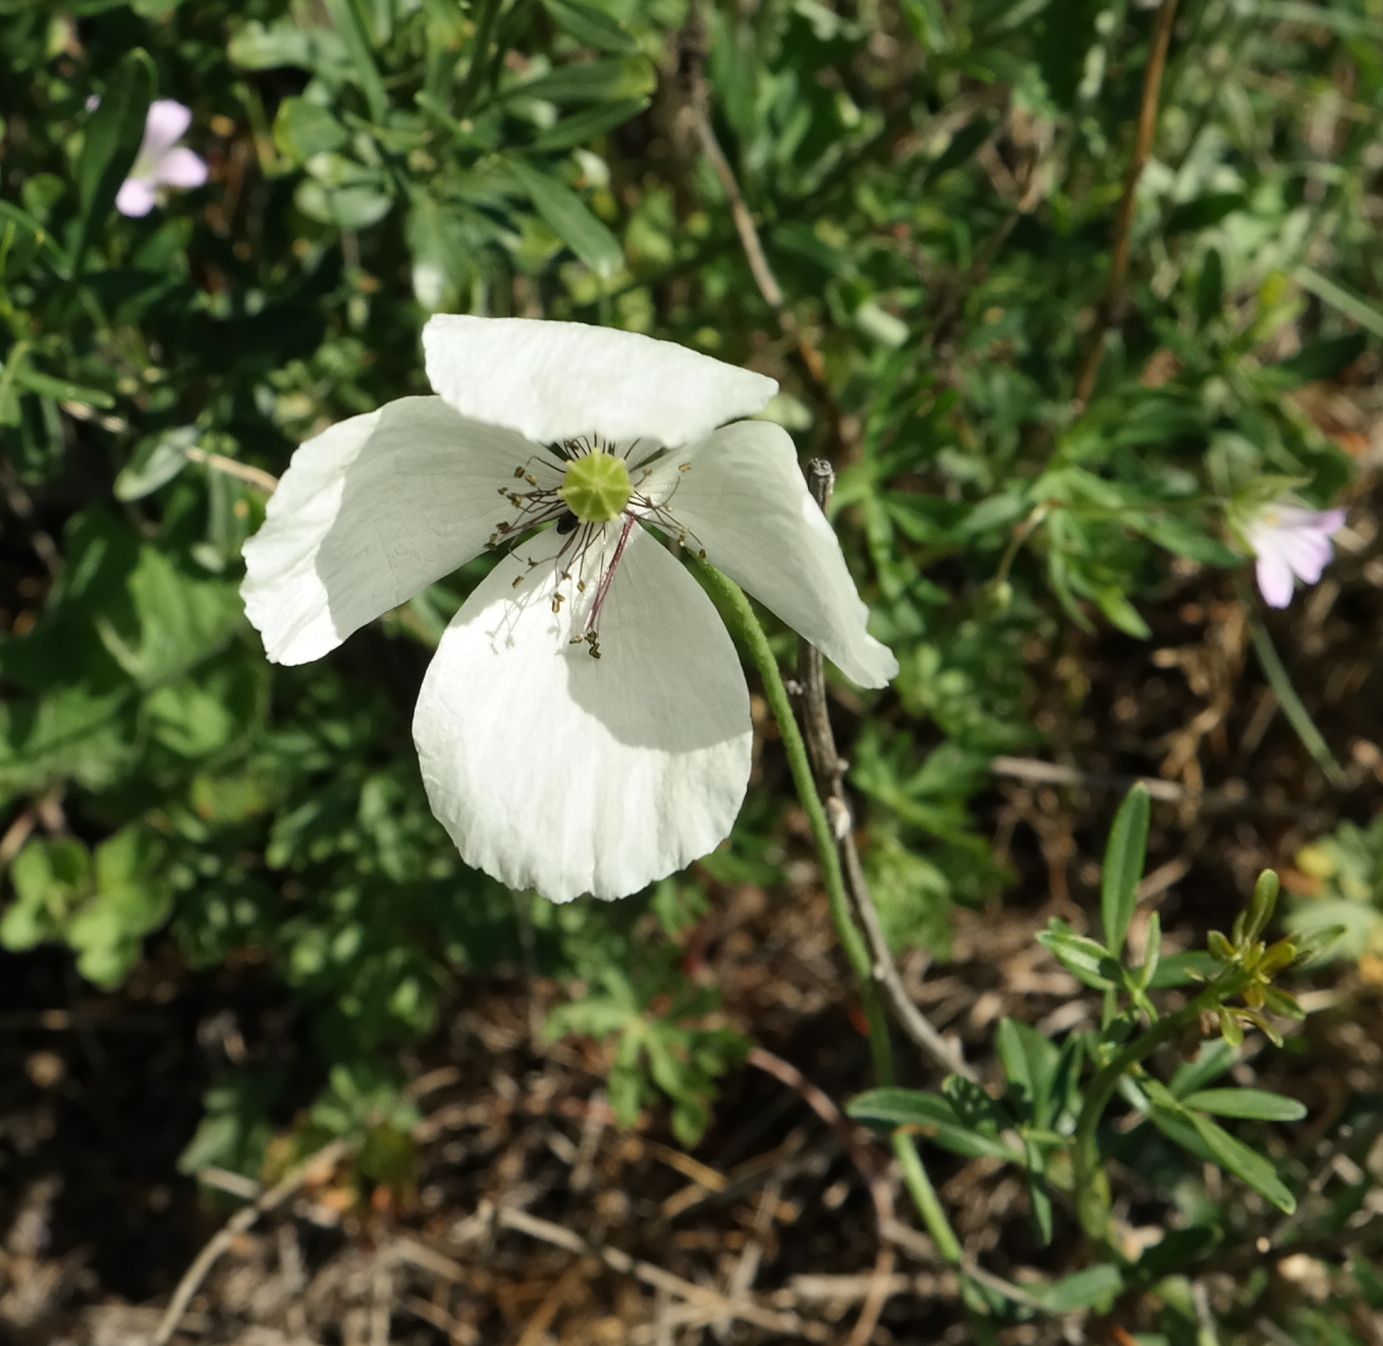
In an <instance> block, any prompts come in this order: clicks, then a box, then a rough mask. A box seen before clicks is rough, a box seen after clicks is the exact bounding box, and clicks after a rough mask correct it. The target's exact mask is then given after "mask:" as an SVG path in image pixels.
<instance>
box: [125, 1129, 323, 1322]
mask: <svg viewBox="0 0 1383 1346" xmlns="http://www.w3.org/2000/svg"><path fill="white" fill-rule="evenodd" d="M347 1148H348V1146H347V1142H346V1141H344V1140H333V1141H331V1142H330V1143H329V1144H327V1145H323V1146H322V1148H321V1149H320V1150H318V1151H317V1152H316V1153H315V1154H313V1155H311V1156H310V1157H309V1158H308V1159H306V1160H305V1161H304V1162H303V1163H301V1164H299V1165H298V1167H297V1168H295V1169H294V1170H293V1171H292V1172H291V1173H289V1174H288V1175H287V1176H286V1177H284V1178H282V1179H281V1180H280V1181H278V1182H276V1183H275V1184H274V1185H273V1186H272V1187H270V1188H268V1189H267V1190H266V1191H265V1192H264V1193H263V1194H262V1195H261V1196H260V1197H259V1198H258V1200H256V1201H255V1202H254V1203H253V1204H252V1205H249V1206H245V1207H243V1208H242V1209H240V1210H238V1211H236V1213H235V1214H234V1215H232V1216H231V1217H230V1219H229V1220H227V1221H226V1223H225V1224H224V1225H222V1226H221V1228H220V1230H219V1231H218V1232H217V1233H216V1234H215V1235H214V1236H213V1237H212V1238H211V1240H210V1241H209V1242H208V1243H207V1245H206V1247H204V1248H203V1249H202V1251H201V1252H200V1253H198V1254H197V1257H196V1260H195V1261H193V1263H192V1265H191V1266H190V1267H188V1269H187V1270H186V1271H185V1272H184V1273H183V1277H182V1279H181V1280H180V1281H179V1282H178V1284H177V1288H176V1289H175V1290H174V1291H173V1297H172V1299H170V1300H169V1301H168V1307H167V1309H165V1310H164V1314H163V1318H162V1319H161V1320H160V1322H159V1325H158V1327H157V1328H156V1329H155V1331H154V1334H153V1336H152V1337H150V1338H149V1341H150V1346H167V1343H168V1342H169V1341H171V1340H172V1338H173V1333H174V1332H176V1331H177V1330H178V1323H179V1322H181V1321H182V1316H183V1314H185V1313H186V1312H187V1307H188V1305H189V1304H190V1303H191V1302H192V1296H193V1295H195V1294H196V1293H197V1291H198V1289H199V1288H200V1286H201V1284H202V1282H203V1281H204V1280H205V1279H206V1278H207V1275H208V1274H209V1273H210V1271H211V1269H212V1267H213V1266H215V1265H216V1263H217V1261H218V1260H219V1259H220V1258H221V1256H222V1254H223V1253H225V1252H226V1251H227V1249H229V1248H230V1246H231V1244H232V1243H234V1242H235V1240H236V1239H237V1238H238V1237H239V1236H240V1235H241V1234H243V1233H245V1232H246V1231H247V1230H248V1229H250V1228H251V1227H252V1226H253V1225H254V1224H255V1223H256V1221H258V1220H259V1218H260V1216H262V1215H267V1214H268V1213H269V1212H270V1211H272V1210H276V1209H277V1208H278V1207H279V1206H281V1205H283V1204H284V1202H285V1201H289V1200H291V1199H292V1198H293V1197H294V1196H296V1195H297V1194H298V1192H300V1191H301V1190H302V1188H303V1187H305V1186H306V1185H307V1184H308V1183H310V1182H312V1181H313V1180H314V1179H315V1178H316V1177H317V1176H318V1175H320V1174H322V1173H323V1172H328V1171H330V1169H331V1168H332V1167H333V1166H334V1165H335V1164H336V1162H337V1161H338V1160H339V1159H340V1158H341V1157H342V1156H343V1155H344V1154H345V1153H346V1150H347Z"/></svg>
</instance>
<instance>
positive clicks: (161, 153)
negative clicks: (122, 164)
mask: <svg viewBox="0 0 1383 1346" xmlns="http://www.w3.org/2000/svg"><path fill="white" fill-rule="evenodd" d="M191 121H192V111H191V109H190V108H186V107H184V106H183V105H182V104H181V103H179V102H177V101H175V100H174V99H172V98H156V99H155V100H154V101H153V102H152V103H151V104H150V105H149V116H148V119H147V120H146V121H145V123H144V139H143V141H142V142H141V143H140V146H139V153H138V154H137V155H135V160H134V167H132V168H131V169H130V175H129V177H127V178H126V179H125V181H124V183H123V185H122V186H121V188H120V192H119V194H118V195H117V196H116V198H115V208H116V210H118V211H119V212H120V213H121V214H122V215H131V216H139V215H147V214H148V213H149V212H150V211H151V210H152V209H153V208H154V202H155V199H156V196H157V189H158V188H159V187H200V186H201V185H202V183H204V182H205V181H206V164H205V163H203V162H202V160H201V159H199V158H198V157H197V155H195V154H193V152H192V151H191V150H190V149H188V148H187V147H186V146H184V145H179V144H178V143H177V142H178V141H179V140H181V139H182V138H183V135H184V134H185V132H186V131H187V128H188V126H189V124H190V123H191Z"/></svg>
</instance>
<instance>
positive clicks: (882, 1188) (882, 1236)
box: [746, 1047, 896, 1346]
mask: <svg viewBox="0 0 1383 1346" xmlns="http://www.w3.org/2000/svg"><path fill="white" fill-rule="evenodd" d="M746 1059H747V1060H748V1062H749V1064H750V1065H751V1066H754V1067H755V1068H756V1069H758V1070H762V1071H763V1072H764V1073H765V1074H768V1075H772V1076H773V1078H774V1079H775V1080H777V1081H778V1082H779V1083H781V1084H784V1085H786V1086H787V1087H788V1088H789V1089H791V1090H792V1091H793V1092H794V1093H795V1094H797V1095H798V1097H800V1098H801V1099H802V1101H803V1102H804V1103H805V1104H806V1105H807V1106H808V1107H809V1108H811V1110H812V1111H813V1112H814V1113H816V1115H817V1116H818V1117H820V1118H821V1120H822V1121H823V1122H825V1123H826V1125H827V1126H829V1127H830V1128H831V1130H832V1131H834V1132H835V1134H836V1135H837V1136H838V1137H839V1139H840V1142H841V1144H842V1145H843V1146H844V1147H845V1151H846V1153H847V1154H848V1155H849V1156H850V1160H851V1162H852V1163H853V1164H854V1165H855V1168H856V1169H857V1170H858V1171H859V1175H860V1177H861V1178H863V1179H864V1182H865V1186H866V1187H867V1188H868V1189H869V1199H870V1201H871V1202H873V1205H874V1217H875V1219H876V1220H877V1221H878V1225H879V1251H878V1254H877V1255H876V1257H875V1259H874V1269H873V1271H872V1272H871V1273H870V1290H869V1293H868V1294H867V1295H866V1296H865V1299H864V1304H863V1306H862V1307H861V1308H860V1316H859V1318H858V1319H857V1320H856V1322H855V1329H854V1331H853V1332H851V1334H850V1339H849V1343H848V1346H865V1344H866V1343H867V1342H868V1341H869V1340H870V1339H871V1338H872V1337H873V1335H874V1329H875V1328H876V1327H877V1326H878V1324H879V1317H880V1315H881V1314H882V1313H883V1311H884V1305H885V1304H886V1303H887V1302H888V1297H889V1285H890V1282H891V1279H892V1276H893V1266H894V1262H895V1260H896V1259H895V1254H894V1251H893V1244H892V1243H891V1242H890V1241H889V1239H888V1237H887V1235H886V1233H885V1231H886V1230H887V1229H889V1228H891V1227H892V1225H893V1224H894V1218H893V1190H892V1189H891V1188H890V1187H889V1185H888V1183H887V1182H885V1181H884V1179H883V1176H882V1173H881V1171H880V1164H879V1160H878V1157H877V1156H876V1155H875V1153H874V1152H873V1149H872V1148H871V1146H870V1145H869V1143H868V1140H869V1138H868V1137H867V1136H866V1135H865V1134H864V1132H863V1131H862V1130H861V1129H860V1128H859V1127H856V1126H855V1125H854V1124H853V1123H852V1122H850V1121H849V1120H848V1119H847V1118H846V1117H845V1116H844V1114H843V1113H842V1112H841V1111H840V1109H839V1108H838V1107H836V1105H835V1103H833V1102H832V1101H831V1099H830V1098H829V1097H828V1096H827V1095H826V1094H825V1093H823V1092H822V1091H821V1090H820V1089H818V1088H817V1087H816V1085H814V1084H813V1083H812V1082H811V1081H810V1080H809V1079H807V1077H806V1076H805V1075H803V1074H802V1072H801V1071H800V1070H798V1069H797V1067H796V1066H794V1065H792V1064H791V1063H790V1062H788V1061H784V1060H783V1058H782V1057H781V1056H775V1055H774V1054H773V1053H772V1052H768V1051H765V1050H764V1049H763V1048H762V1047H755V1048H753V1049H752V1050H751V1051H750V1053H749V1055H748V1057H747V1058H746Z"/></svg>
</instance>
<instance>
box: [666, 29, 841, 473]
mask: <svg viewBox="0 0 1383 1346" xmlns="http://www.w3.org/2000/svg"><path fill="white" fill-rule="evenodd" d="M707 52H708V37H707V31H706V20H705V16H704V14H703V13H702V12H701V11H700V10H699V9H698V10H697V11H695V12H694V13H693V15H692V17H691V19H690V20H689V21H688V23H687V26H686V28H685V29H684V31H683V34H682V45H681V58H682V74H683V79H684V83H685V87H686V91H687V106H688V108H689V110H690V114H691V120H692V125H693V127H694V128H695V130H696V138H697V141H698V143H699V144H700V146H701V151H702V153H703V154H704V155H705V156H706V160H707V162H708V163H709V164H710V166H711V171H712V172H713V173H714V174H715V175H716V179H717V181H718V182H719V183H720V187H721V190H722V191H723V192H724V193H725V199H726V201H727V202H729V205H730V218H731V220H732V221H733V223H734V226H735V233H736V234H737V235H738V236H739V240H740V247H741V249H742V250H743V252H744V260H745V262H746V264H747V265H748V267H749V274H750V275H751V276H752V277H753V278H754V284H755V285H756V286H757V287H758V291H759V293H760V294H761V295H762V296H763V300H764V303H766V304H767V305H768V306H769V308H771V309H772V310H773V317H774V319H775V320H776V322H777V323H778V330H779V331H780V332H781V333H782V334H783V338H784V340H786V341H787V342H788V343H789V344H790V345H791V346H792V348H793V350H794V351H795V352H796V354H797V358H798V361H799V362H800V364H801V366H802V370H803V372H804V373H805V375H806V377H807V380H808V382H810V383H811V385H812V387H813V389H814V390H815V392H816V395H817V399H818V400H819V401H820V402H821V404H822V407H823V408H824V409H825V411H826V415H827V417H828V419H829V421H830V424H831V433H832V435H833V436H834V437H835V438H836V439H837V440H838V441H839V442H840V443H841V444H842V446H843V447H844V448H845V450H846V453H847V455H849V456H850V457H854V456H856V455H857V452H858V450H859V448H860V444H859V432H858V429H857V427H856V426H855V424H854V422H853V421H852V420H851V419H850V418H849V417H848V416H847V415H846V414H845V412H844V411H843V410H842V409H841V406H840V403H839V402H838V401H837V400H836V396H835V393H834V392H833V391H832V390H831V385H830V383H829V381H828V380H827V378H826V362H825V361H824V360H823V359H822V356H821V352H820V351H819V350H817V348H816V347H815V346H814V345H812V343H811V342H810V341H809V340H808V339H807V336H806V334H805V333H804V332H803V331H802V327H801V324H800V323H798V321H797V317H796V315H795V314H794V313H793V311H792V309H791V308H790V307H789V306H788V302H787V299H786V298H785V297H784V295H783V288H782V286H781V285H779V284H778V278H777V277H776V276H775V275H774V274H773V268H772V266H771V265H770V264H769V260H768V254H767V253H766V252H765V251H764V246H763V241H762V240H761V239H760V237H759V227H758V225H757V224H756V223H755V221H754V213H753V211H751V210H750V209H749V205H748V203H747V202H746V201H745V199H744V192H743V191H742V190H741V189H740V184H739V179H738V178H737V177H736V176H735V170H734V168H733V167H732V166H731V164H730V160H729V159H728V158H727V157H726V154H725V151H724V149H722V148H721V144H720V140H719V139H718V138H717V136H716V133H715V128H714V127H713V126H712V124H711V91H710V83H709V81H708V80H707V78H706V57H707Z"/></svg>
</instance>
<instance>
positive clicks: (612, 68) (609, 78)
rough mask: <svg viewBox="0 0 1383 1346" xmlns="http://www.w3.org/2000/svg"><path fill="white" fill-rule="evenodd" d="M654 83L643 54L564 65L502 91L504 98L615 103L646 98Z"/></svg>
mask: <svg viewBox="0 0 1383 1346" xmlns="http://www.w3.org/2000/svg"><path fill="white" fill-rule="evenodd" d="M656 84H657V76H656V72H655V71H654V69H653V66H652V65H651V64H650V63H649V61H648V60H647V59H646V58H645V57H643V56H627V57H619V58H614V57H612V58H610V59H608V60H604V61H592V62H591V63H590V64H589V65H566V66H562V67H560V68H559V69H557V70H552V71H549V72H548V73H547V74H545V75H538V76H536V77H535V78H534V79H530V80H525V81H524V82H523V83H522V84H512V85H510V86H509V87H508V88H506V89H505V90H504V99H505V100H506V101H508V100H510V99H516V98H525V99H527V98H536V99H540V100H542V101H543V102H547V103H592V102H601V103H609V102H617V101H619V100H621V99H626V98H647V97H649V96H650V95H651V94H652V92H653V90H654V87H655V86H656Z"/></svg>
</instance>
